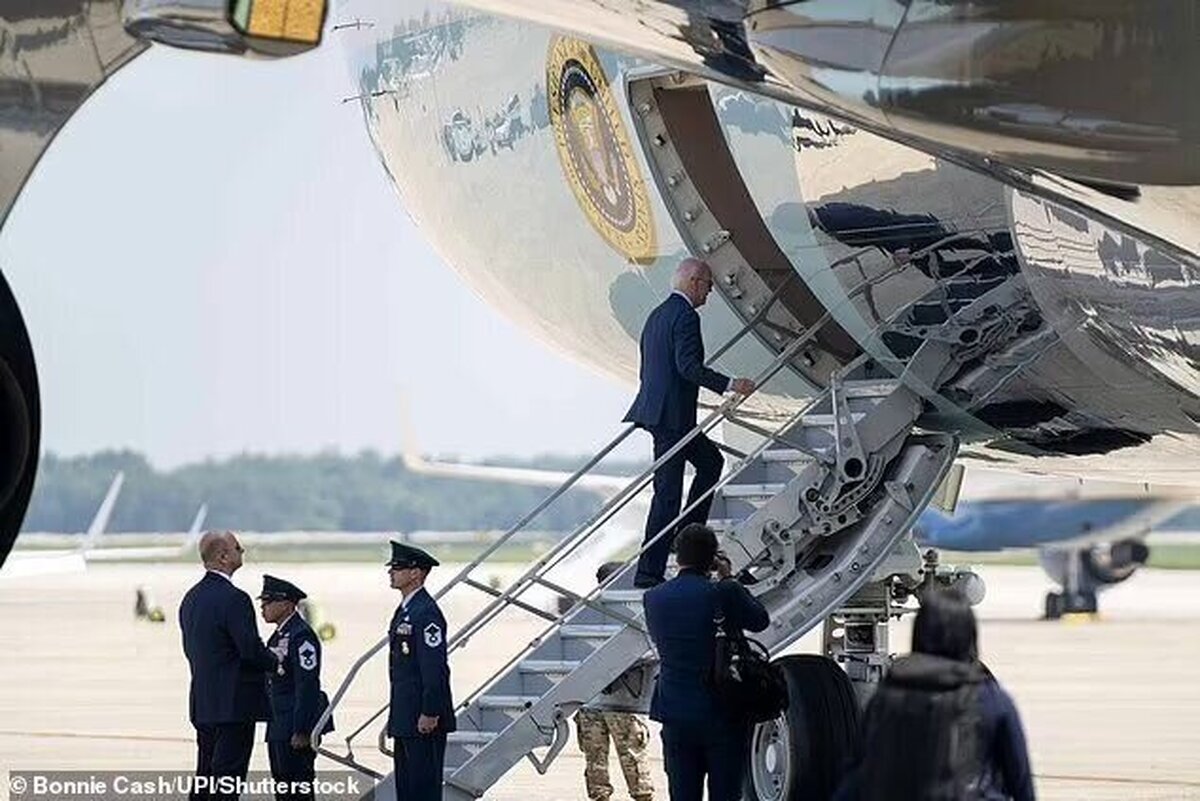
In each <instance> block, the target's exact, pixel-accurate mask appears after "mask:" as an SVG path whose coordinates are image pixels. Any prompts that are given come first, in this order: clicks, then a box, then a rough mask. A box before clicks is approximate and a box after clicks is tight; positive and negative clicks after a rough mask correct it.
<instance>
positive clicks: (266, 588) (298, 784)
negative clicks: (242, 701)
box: [258, 576, 333, 801]
mask: <svg viewBox="0 0 1200 801" xmlns="http://www.w3.org/2000/svg"><path fill="white" fill-rule="evenodd" d="M307 597H308V596H307V595H306V594H305V593H304V590H302V589H300V588H299V587H297V586H296V585H295V584H293V583H291V582H290V581H284V580H283V579H281V578H276V577H275V576H263V588H262V594H260V595H259V596H258V599H259V603H260V604H261V609H262V616H263V620H265V621H266V622H268V623H274V624H275V632H274V633H273V634H272V635H271V636H270V638H268V639H267V648H269V649H270V650H271V651H273V652H274V653H275V654H276V655H277V656H278V657H279V659H280V662H279V665H278V667H276V668H275V670H273V671H270V672H268V673H267V689H268V692H269V696H270V701H271V719H270V721H269V722H268V723H267V755H268V757H270V760H271V778H272V779H274V780H275V781H276V782H277V783H278V784H277V789H276V791H275V799H276V801H312V798H313V789H312V783H313V780H314V779H315V778H316V773H315V771H314V769H313V763H314V762H315V760H316V758H317V752H316V751H314V750H313V748H312V742H311V740H310V737H311V735H312V730H313V726H314V725H316V722H317V718H319V717H320V716H321V713H322V712H324V711H325V707H327V706H328V705H329V699H328V698H327V697H326V696H325V693H323V692H321V639H320V638H319V637H318V636H317V633H316V632H315V631H313V630H312V627H311V626H309V625H308V621H306V620H305V619H304V618H303V617H301V616H300V614H299V613H298V612H297V611H296V604H298V603H299V602H300V601H302V600H304V599H305V598H307ZM331 731H333V721H332V720H330V721H328V722H327V723H326V724H325V727H324V728H323V729H322V733H327V732H331ZM280 789H282V790H283V791H282V792H281V791H280Z"/></svg>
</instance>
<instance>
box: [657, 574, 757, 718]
mask: <svg viewBox="0 0 1200 801" xmlns="http://www.w3.org/2000/svg"><path fill="white" fill-rule="evenodd" d="M718 596H720V597H723V598H724V603H725V626H726V627H727V628H726V630H729V629H732V628H738V629H743V630H746V631H762V630H763V629H765V628H766V627H767V623H768V622H769V620H768V617H767V610H766V609H765V608H764V607H763V605H762V604H761V603H759V602H758V600H757V599H756V598H754V596H752V595H751V594H750V593H749V592H747V591H746V588H745V587H743V586H742V585H741V584H738V583H737V582H736V581H734V580H733V579H726V580H725V581H721V582H717V583H713V582H712V581H709V579H708V576H707V575H705V574H703V573H700V572H698V571H694V570H682V571H680V573H679V575H678V576H676V577H675V578H673V579H671V580H670V581H668V582H666V583H665V584H660V585H659V586H657V587H655V588H654V589H652V590H648V591H647V592H646V594H645V596H643V598H642V603H643V605H644V606H645V609H646V626H647V628H648V629H649V632H650V639H651V640H652V641H653V642H654V646H655V648H657V649H658V658H659V660H660V668H659V674H658V682H657V683H656V684H655V686H654V696H653V697H652V698H651V700H650V718H651V720H657V721H659V722H660V723H663V724H676V725H696V726H712V725H714V723H713V722H714V721H720V720H721V719H722V713H721V711H720V709H719V707H718V705H717V701H716V698H715V696H714V695H713V692H712V690H711V689H710V688H709V686H708V684H707V682H708V676H709V673H710V670H711V666H712V663H713V658H714V651H715V649H716V629H715V627H714V625H713V618H714V617H715V613H716V610H717V598H718Z"/></svg>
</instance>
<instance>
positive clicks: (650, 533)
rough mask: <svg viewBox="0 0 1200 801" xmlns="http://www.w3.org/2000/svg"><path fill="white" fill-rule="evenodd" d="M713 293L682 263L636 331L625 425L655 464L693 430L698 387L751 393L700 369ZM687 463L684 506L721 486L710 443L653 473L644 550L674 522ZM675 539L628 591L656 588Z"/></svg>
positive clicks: (693, 519)
mask: <svg viewBox="0 0 1200 801" xmlns="http://www.w3.org/2000/svg"><path fill="white" fill-rule="evenodd" d="M712 285H713V281H712V271H711V270H710V269H709V266H708V265H707V264H705V263H704V262H702V261H700V260H699V259H690V258H689V259H684V260H683V261H681V262H680V263H679V267H677V268H676V270H675V280H674V291H673V292H672V293H671V295H670V296H669V297H668V298H667V299H666V300H664V301H663V302H662V303H661V304H659V306H658V307H657V308H656V309H655V310H654V311H652V312H650V316H649V317H648V318H647V319H646V325H645V326H644V327H643V328H642V338H641V357H642V363H641V372H640V382H641V385H640V387H639V388H638V394H637V398H635V399H634V401H633V406H631V407H630V409H629V412H628V413H627V414H626V415H625V422H628V423H636V424H637V425H638V426H640V427H642V428H644V429H646V430H647V431H649V432H650V436H652V437H653V438H654V459H655V461H657V460H658V459H659V458H661V457H662V456H663V454H665V453H666V452H667V451H669V450H670V449H671V448H673V447H674V446H675V445H676V444H678V442H679V441H680V440H681V439H683V437H684V436H685V435H686V434H687V433H688V432H689V431H691V430H692V429H693V428H695V427H696V400H697V398H698V397H699V394H700V387H705V388H707V389H709V390H711V391H713V392H715V393H717V394H718V395H720V394H722V393H724V392H726V391H727V390H730V389H732V390H733V391H734V392H737V393H739V394H742V395H749V394H750V393H751V392H753V391H754V389H755V387H754V382H753V381H751V380H750V379H748V378H735V379H731V378H729V376H726V375H722V374H721V373H718V372H717V371H716V370H710V369H708V368H707V367H705V366H704V340H703V338H702V337H701V335H700V315H699V314H698V313H697V312H696V309H697V308H699V307H700V306H703V305H704V302H705V301H706V300H707V299H708V293H709V292H711V291H712ZM685 462H691V464H692V467H694V468H695V470H696V476H695V478H693V479H692V486H691V489H689V490H688V499H687V505H688V506H691V505H692V503H694V502H695V501H696V499H697V498H699V497H700V496H702V495H703V494H704V493H705V492H707V491H708V490H709V489H710V488H711V487H712V486H713V485H714V484H716V483H717V481H718V480H719V479H720V477H721V468H722V467H724V465H725V458H724V457H723V456H721V451H720V450H719V449H718V448H717V446H716V445H714V444H713V443H712V440H710V439H709V438H708V437H706V436H705V435H703V434H700V435H698V436H696V437H695V438H693V439H692V440H691V441H690V442H689V443H688V444H687V445H686V446H684V448H683V449H682V450H681V451H680V452H679V453H678V454H676V456H675V457H674V458H672V459H671V460H670V461H668V462H667V463H666V464H663V465H662V466H660V467H659V469H658V470H657V471H656V472H655V474H654V500H652V501H651V502H650V514H649V515H648V516H647V518H646V535H645V539H644V542H650V541H651V540H652V539H653V538H654V537H655V536H657V535H658V533H659V532H660V531H662V530H663V529H665V528H666V527H667V524H669V523H670V522H671V521H672V520H674V519H675V517H676V516H677V515H678V514H679V510H680V502H681V499H682V497H683V469H684V463H685ZM711 505H712V498H711V496H710V497H708V498H706V499H705V500H703V501H702V502H700V503H699V504H697V506H696V508H695V509H693V510H692V511H691V512H690V513H689V514H688V515H687V516H686V517H684V518H683V519H682V520H681V521H679V525H678V526H677V527H676V528H677V529H681V528H683V526H685V525H687V524H688V523H701V524H703V523H705V522H707V521H708V509H709V506H711ZM674 538H675V534H674V531H669V532H667V533H665V534H663V536H662V537H660V538H659V539H658V540H657V541H656V542H655V543H654V544H653V545H652V546H650V548H648V549H647V550H646V552H645V553H643V554H642V557H641V559H640V560H639V561H638V567H637V575H636V576H635V577H634V586H636V587H653V586H654V585H656V584H659V583H661V582H662V580H663V577H664V576H665V575H666V571H667V557H668V556H669V555H670V553H671V543H672V541H673V540H674Z"/></svg>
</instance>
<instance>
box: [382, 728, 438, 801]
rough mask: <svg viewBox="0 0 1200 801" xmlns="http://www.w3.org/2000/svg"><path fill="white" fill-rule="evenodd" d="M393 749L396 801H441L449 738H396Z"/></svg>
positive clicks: (431, 735)
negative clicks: (443, 771) (447, 739)
mask: <svg viewBox="0 0 1200 801" xmlns="http://www.w3.org/2000/svg"><path fill="white" fill-rule="evenodd" d="M392 747H393V748H394V749H395V753H394V754H393V755H392V766H393V768H394V769H395V775H394V779H395V782H396V801H442V778H443V777H442V766H443V765H444V764H445V762H446V735H445V734H444V733H443V734H425V735H418V736H416V737H397V738H396V739H395V740H393V741H392Z"/></svg>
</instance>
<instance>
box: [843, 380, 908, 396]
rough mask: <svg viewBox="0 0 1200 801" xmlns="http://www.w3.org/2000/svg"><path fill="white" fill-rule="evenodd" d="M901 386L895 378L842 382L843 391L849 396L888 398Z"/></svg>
mask: <svg viewBox="0 0 1200 801" xmlns="http://www.w3.org/2000/svg"><path fill="white" fill-rule="evenodd" d="M899 386H900V382H899V381H897V380H896V379H894V378H892V379H885V380H880V381H847V382H845V383H844V384H842V391H843V392H845V394H846V397H847V398H886V397H887V396H888V395H891V394H892V393H893V392H895V391H896V388H897V387H899Z"/></svg>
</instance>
